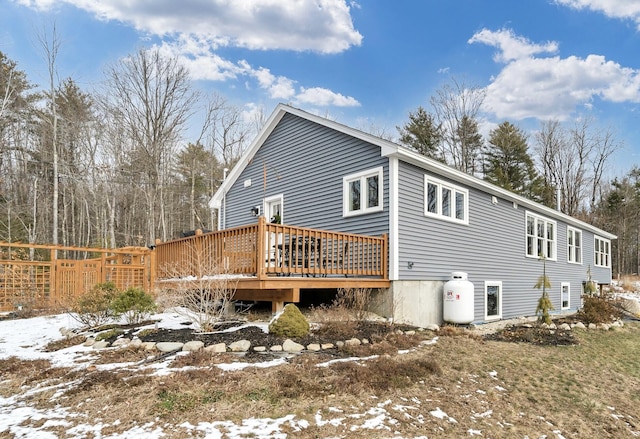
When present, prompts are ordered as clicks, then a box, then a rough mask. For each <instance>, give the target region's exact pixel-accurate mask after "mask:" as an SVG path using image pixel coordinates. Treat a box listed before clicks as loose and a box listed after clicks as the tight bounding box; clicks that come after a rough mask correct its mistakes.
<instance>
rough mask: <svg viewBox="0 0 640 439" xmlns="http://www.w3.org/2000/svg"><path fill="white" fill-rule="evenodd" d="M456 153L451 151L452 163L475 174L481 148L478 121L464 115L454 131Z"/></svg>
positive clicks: (464, 170) (468, 172)
mask: <svg viewBox="0 0 640 439" xmlns="http://www.w3.org/2000/svg"><path fill="white" fill-rule="evenodd" d="M455 140H456V142H455V143H456V144H457V145H458V148H457V153H455V151H452V158H453V165H454V167H455V168H456V169H459V170H461V171H463V172H466V173H467V174H471V175H473V174H475V173H476V171H477V168H478V160H479V155H480V151H481V150H482V143H483V140H482V134H480V132H479V131H478V121H477V120H476V119H474V118H473V117H471V116H468V115H466V114H465V115H464V116H462V119H461V120H460V124H459V125H458V126H457V127H456V133H455Z"/></svg>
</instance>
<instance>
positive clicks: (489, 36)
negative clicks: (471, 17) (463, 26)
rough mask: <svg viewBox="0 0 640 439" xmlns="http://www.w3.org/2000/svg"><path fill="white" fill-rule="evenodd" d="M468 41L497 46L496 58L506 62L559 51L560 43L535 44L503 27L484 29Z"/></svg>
mask: <svg viewBox="0 0 640 439" xmlns="http://www.w3.org/2000/svg"><path fill="white" fill-rule="evenodd" d="M468 43H469V44H472V43H484V44H486V45H488V46H493V47H497V48H498V49H499V51H498V52H497V53H496V55H495V56H494V60H495V61H498V62H504V63H506V62H509V61H512V60H515V59H520V58H524V57H528V56H531V55H535V54H538V53H555V52H557V51H558V43H556V42H553V41H549V42H547V43H545V44H533V43H531V42H530V41H529V40H527V39H526V38H524V37H519V36H517V35H515V34H514V32H513V31H512V30H511V29H501V30H499V31H497V32H494V31H491V30H488V29H482V30H481V31H480V32H478V33H476V34H475V35H474V36H472V37H471V38H470V39H469V41H468Z"/></svg>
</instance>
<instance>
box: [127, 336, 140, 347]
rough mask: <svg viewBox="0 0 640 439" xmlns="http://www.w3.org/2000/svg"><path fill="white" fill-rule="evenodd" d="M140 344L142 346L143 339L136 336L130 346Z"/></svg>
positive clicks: (138, 345)
mask: <svg viewBox="0 0 640 439" xmlns="http://www.w3.org/2000/svg"><path fill="white" fill-rule="evenodd" d="M140 346H142V340H140V339H139V338H138V337H136V338H134V339H133V340H131V343H129V347H130V348H139V347H140Z"/></svg>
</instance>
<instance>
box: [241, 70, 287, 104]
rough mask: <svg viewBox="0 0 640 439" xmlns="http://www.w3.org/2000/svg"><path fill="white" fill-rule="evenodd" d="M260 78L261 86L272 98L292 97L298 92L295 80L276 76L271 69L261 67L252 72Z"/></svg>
mask: <svg viewBox="0 0 640 439" xmlns="http://www.w3.org/2000/svg"><path fill="white" fill-rule="evenodd" d="M251 73H252V74H253V76H255V77H256V79H258V84H259V85H260V87H261V88H263V89H265V90H267V91H268V92H269V97H271V98H272V99H290V98H291V97H292V96H294V95H295V94H296V91H295V87H294V84H295V81H293V80H291V79H289V78H286V77H284V76H275V75H273V74H271V72H270V71H269V69H266V68H264V67H260V68H259V69H257V70H253V71H252V72H251Z"/></svg>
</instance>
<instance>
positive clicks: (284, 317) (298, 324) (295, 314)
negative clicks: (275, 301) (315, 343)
mask: <svg viewBox="0 0 640 439" xmlns="http://www.w3.org/2000/svg"><path fill="white" fill-rule="evenodd" d="M269 333H271V334H273V335H276V336H278V337H304V336H305V335H307V334H309V322H308V321H307V319H306V317H305V316H303V315H302V313H301V312H300V310H299V309H298V307H297V306H295V305H294V304H293V303H289V304H288V305H286V306H285V307H284V310H283V311H282V314H280V315H279V316H277V317H276V318H274V319H273V321H272V322H271V323H270V324H269Z"/></svg>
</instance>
